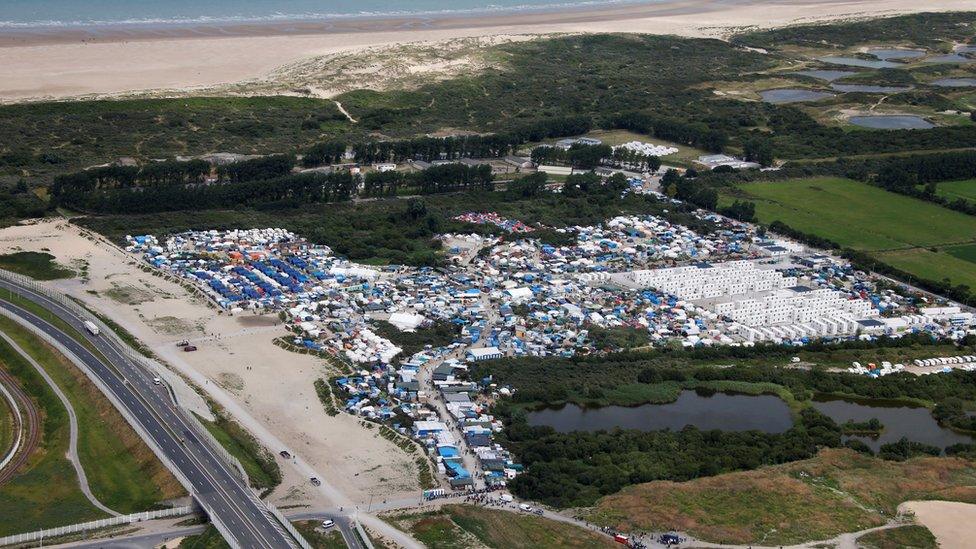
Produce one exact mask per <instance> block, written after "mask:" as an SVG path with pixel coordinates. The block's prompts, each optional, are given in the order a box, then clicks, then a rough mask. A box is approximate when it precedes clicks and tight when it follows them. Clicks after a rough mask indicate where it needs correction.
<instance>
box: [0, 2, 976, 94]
mask: <svg viewBox="0 0 976 549" xmlns="http://www.w3.org/2000/svg"><path fill="white" fill-rule="evenodd" d="M971 10H972V3H971V1H970V0H933V1H931V2H927V3H924V4H920V3H918V2H912V1H909V0H820V1H813V0H741V1H740V0H736V1H734V2H716V1H713V0H664V1H661V2H654V3H641V4H613V5H611V6H609V7H605V8H602V9H593V7H592V6H587V7H583V8H576V9H560V10H557V11H548V10H547V11H525V12H519V13H512V14H509V13H505V14H491V15H477V16H475V15H468V14H465V15H453V16H445V17H414V16H405V17H387V18H384V17H370V18H342V19H337V20H318V21H310V22H272V23H260V24H227V25H203V26H199V25H190V26H186V27H182V26H174V27H169V26H161V27H151V28H127V27H112V28H104V29H68V30H58V31H52V30H45V29H37V30H28V29H15V30H12V29H3V30H0V68H2V70H3V73H4V79H3V81H2V82H0V102H2V103H16V102H25V101H39V100H61V99H71V98H92V97H118V96H124V95H126V94H132V93H144V92H146V91H150V90H153V91H156V90H158V91H160V92H162V93H171V94H173V93H185V92H191V91H194V90H202V89H207V88H211V87H214V86H221V85H229V84H233V83H238V82H243V81H250V80H254V79H260V78H263V77H267V76H268V75H269V74H271V73H272V72H273V71H274V70H275V69H277V68H279V67H281V66H283V65H287V64H290V63H294V62H296V61H299V60H301V59H307V58H311V57H315V56H323V55H330V54H336V53H338V52H354V51H361V50H363V49H366V48H371V47H383V46H392V45H397V44H405V43H419V42H422V43H437V42H443V41H447V40H453V39H459V38H472V37H486V36H522V37H524V36H526V35H532V36H536V35H544V34H558V33H598V32H634V33H648V34H674V35H681V36H690V37H715V38H723V37H726V36H728V35H729V34H730V33H732V32H733V31H736V30H742V29H753V28H771V27H780V26H786V25H793V24H802V23H811V22H817V21H830V20H842V19H854V18H867V17H877V16H886V15H888V16H890V15H897V14H903V13H915V12H921V11H971ZM523 39H524V38H523Z"/></svg>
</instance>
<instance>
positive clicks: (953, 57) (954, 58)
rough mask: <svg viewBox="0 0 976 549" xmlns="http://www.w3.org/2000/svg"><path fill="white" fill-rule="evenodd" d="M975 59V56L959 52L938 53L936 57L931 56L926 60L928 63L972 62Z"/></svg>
mask: <svg viewBox="0 0 976 549" xmlns="http://www.w3.org/2000/svg"><path fill="white" fill-rule="evenodd" d="M973 61H974V59H973V58H971V57H966V56H965V55H960V54H958V53H947V54H945V55H936V56H935V57H929V58H928V59H926V60H925V62H926V63H972V62H973Z"/></svg>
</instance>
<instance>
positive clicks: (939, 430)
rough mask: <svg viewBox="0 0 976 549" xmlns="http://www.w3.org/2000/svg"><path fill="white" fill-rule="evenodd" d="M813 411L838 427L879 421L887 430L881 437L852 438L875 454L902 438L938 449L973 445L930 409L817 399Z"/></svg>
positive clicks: (966, 437) (872, 402) (967, 438)
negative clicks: (850, 423)
mask: <svg viewBox="0 0 976 549" xmlns="http://www.w3.org/2000/svg"><path fill="white" fill-rule="evenodd" d="M813 407H814V408H816V409H817V410H820V411H821V412H823V413H824V414H826V415H828V416H830V417H831V418H832V419H833V420H834V421H836V422H837V423H839V424H840V423H844V422H846V421H848V420H853V421H857V422H860V421H867V420H869V419H871V418H878V420H879V421H881V424H882V425H884V427H885V428H884V431H882V433H881V435H880V436H879V437H877V438H874V437H864V436H856V437H850V438H856V439H858V440H861V441H864V443H865V444H867V445H868V446H870V447H871V449H872V450H874V451H878V448H880V447H881V445H882V444H887V443H889V442H898V441H899V440H900V439H901V438H902V437H907V438H908V440H913V441H915V442H923V443H925V444H931V445H932V446H938V447H939V448H945V447H946V446H950V445H952V444H957V443H961V442H973V439H972V438H970V437H968V436H966V435H962V434H959V433H956V432H954V431H951V430H949V429H945V428H943V427H941V426H940V425H939V424H938V422H936V421H935V418H933V417H932V413H931V412H930V411H929V410H928V408H921V407H919V408H914V407H911V406H905V405H904V404H884V403H880V402H877V401H871V402H860V401H850V400H843V399H830V398H819V399H814V402H813Z"/></svg>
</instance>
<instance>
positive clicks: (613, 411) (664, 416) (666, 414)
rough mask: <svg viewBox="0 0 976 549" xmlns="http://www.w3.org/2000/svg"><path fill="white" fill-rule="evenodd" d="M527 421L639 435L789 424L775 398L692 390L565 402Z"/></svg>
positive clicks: (778, 429) (775, 428) (770, 429)
mask: <svg viewBox="0 0 976 549" xmlns="http://www.w3.org/2000/svg"><path fill="white" fill-rule="evenodd" d="M528 422H529V425H547V426H549V427H552V428H553V429H555V430H556V431H559V432H561V433H567V432H571V431H600V430H612V429H614V428H617V427H619V428H621V429H637V430H640V431H658V430H662V429H671V430H675V431H676V430H680V429H682V428H684V427H685V426H686V425H694V426H695V427H698V428H699V429H701V430H704V431H707V430H711V429H720V430H723V431H750V430H758V431H763V432H766V433H782V432H784V431H786V430H788V429H789V428H790V427H792V426H793V420H792V419H791V418H790V409H789V408H788V407H787V406H786V403H785V402H783V401H782V400H781V399H780V398H778V397H775V396H772V395H759V396H752V395H736V394H727V393H716V394H714V395H712V396H702V395H699V394H698V393H696V392H695V391H682V392H681V394H680V395H679V396H678V400H676V401H674V402H671V403H669V404H645V405H643V406H634V407H626V406H604V407H601V408H583V407H581V406H577V405H575V404H567V405H566V406H563V407H561V408H544V409H542V410H536V411H533V412H529V414H528Z"/></svg>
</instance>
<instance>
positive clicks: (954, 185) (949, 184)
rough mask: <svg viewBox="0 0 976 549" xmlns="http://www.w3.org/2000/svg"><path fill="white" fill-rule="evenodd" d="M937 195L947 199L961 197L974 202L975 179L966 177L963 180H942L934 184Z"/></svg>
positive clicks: (975, 193)
mask: <svg viewBox="0 0 976 549" xmlns="http://www.w3.org/2000/svg"><path fill="white" fill-rule="evenodd" d="M936 189H937V190H936V192H937V193H938V195H939V196H944V197H946V198H948V199H949V200H955V199H957V198H962V199H963V200H969V201H972V202H976V179H966V180H964V181H943V182H941V183H939V184H938V185H937V186H936Z"/></svg>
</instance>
